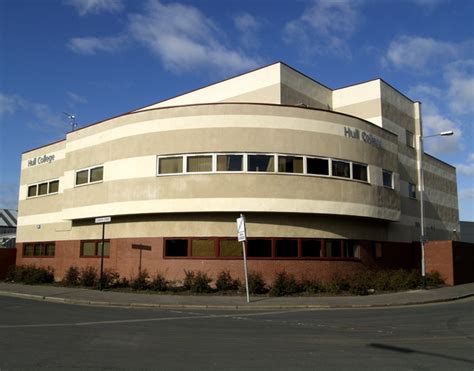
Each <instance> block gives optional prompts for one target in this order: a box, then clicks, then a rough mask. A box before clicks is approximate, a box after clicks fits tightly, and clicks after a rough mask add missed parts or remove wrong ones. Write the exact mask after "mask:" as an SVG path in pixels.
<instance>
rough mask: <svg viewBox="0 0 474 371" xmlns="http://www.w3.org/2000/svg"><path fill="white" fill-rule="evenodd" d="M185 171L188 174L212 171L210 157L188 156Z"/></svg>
mask: <svg viewBox="0 0 474 371" xmlns="http://www.w3.org/2000/svg"><path fill="white" fill-rule="evenodd" d="M186 171H187V172H188V173H202V172H209V171H212V156H210V155H209V156H189V157H188V159H187V169H186Z"/></svg>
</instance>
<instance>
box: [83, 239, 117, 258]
mask: <svg viewBox="0 0 474 371" xmlns="http://www.w3.org/2000/svg"><path fill="white" fill-rule="evenodd" d="M101 255H102V241H82V243H81V256H82V257H100V256H101ZM108 256H110V241H104V257H108Z"/></svg>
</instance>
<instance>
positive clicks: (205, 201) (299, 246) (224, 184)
mask: <svg viewBox="0 0 474 371" xmlns="http://www.w3.org/2000/svg"><path fill="white" fill-rule="evenodd" d="M421 134H422V114H421V104H420V103H419V102H414V101H412V100H411V99H409V98H408V97H406V96H405V95H403V94H402V93H400V92H399V91H397V90H396V89H394V88H393V87H392V86H390V85H389V84H387V83H386V82H384V81H383V80H381V79H376V80H372V81H368V82H363V83H360V84H356V85H352V86H348V87H344V88H340V89H335V90H334V89H331V88H328V87H326V86H324V85H322V84H320V83H318V82H316V81H315V80H313V79H311V78H309V77H308V76H305V75H304V74H302V73H300V72H298V71H296V70H294V69H293V68H291V67H289V66H287V65H286V64H284V63H275V64H272V65H269V66H266V67H263V68H260V69H257V70H255V71H251V72H248V73H245V74H242V75H240V76H237V77H234V78H230V79H228V80H225V81H221V82H218V83H215V84H213V85H210V86H207V87H204V88H200V89H197V90H195V91H192V92H189V93H186V94H183V95H180V96H177V97H174V98H171V99H168V100H165V101H162V102H159V103H156V104H153V105H150V106H147V107H143V108H140V109H137V110H135V111H131V112H128V113H126V114H123V115H120V116H117V117H113V118H110V119H107V120H104V121H101V122H98V123H96V124H93V125H90V126H87V127H84V128H81V129H79V130H76V131H73V132H70V133H68V134H67V135H66V138H65V139H64V140H62V141H60V142H56V143H52V144H48V145H46V146H44V147H41V148H38V149H34V150H31V151H28V152H25V153H24V154H23V156H22V165H21V169H22V171H21V182H20V183H21V185H20V196H19V216H18V229H17V247H18V255H17V264H28V263H35V264H41V265H45V266H47V265H49V266H51V267H54V268H55V271H56V276H57V277H59V278H60V277H61V276H62V274H63V273H64V271H65V270H66V269H67V268H68V267H69V266H71V265H75V266H78V267H84V266H87V265H94V266H97V267H98V264H99V262H100V251H99V250H100V249H99V248H100V240H101V233H102V226H101V225H99V224H95V218H98V217H105V216H110V217H111V222H110V223H108V224H107V225H106V229H105V238H106V244H105V247H106V248H105V259H104V260H105V268H110V269H115V270H118V271H119V273H120V274H121V275H123V276H126V277H131V276H133V275H135V274H136V273H137V271H138V263H139V262H138V259H139V257H138V254H139V251H138V250H137V249H133V248H132V245H145V246H148V247H150V249H149V250H144V251H142V254H143V256H142V268H145V269H147V270H148V272H150V273H151V274H153V273H156V272H159V273H161V274H164V275H166V276H167V277H168V278H170V279H180V277H182V276H183V275H184V269H186V270H200V271H204V272H207V273H208V274H209V275H210V276H211V277H215V276H216V275H217V273H219V272H220V271H222V270H229V271H230V272H231V274H232V275H233V276H235V277H242V275H243V271H242V247H241V244H240V243H238V242H237V240H236V223H235V219H236V218H237V217H238V216H239V215H240V213H243V214H245V216H246V219H247V232H248V238H249V241H248V244H247V253H248V257H249V269H250V270H251V271H252V270H253V271H259V272H261V273H263V274H264V276H265V277H266V278H271V277H272V276H273V274H274V273H275V272H277V271H281V270H286V271H288V272H290V273H293V274H295V275H296V276H298V277H302V276H303V277H320V278H321V279H325V278H328V277H329V276H330V275H332V274H334V273H335V272H355V271H358V270H361V269H367V268H372V267H388V266H390V267H416V266H417V262H418V261H419V248H418V247H417V246H418V242H417V241H419V238H420V204H419V164H420V157H421V156H422V155H423V156H424V160H423V161H424V170H425V192H424V195H425V202H426V203H425V225H426V230H427V232H426V235H427V237H428V239H430V240H456V239H457V233H458V232H459V217H458V199H457V186H456V170H455V168H454V167H452V166H450V165H448V164H446V163H444V162H442V161H440V160H438V159H436V158H434V157H432V156H430V155H427V154H421V153H420V152H419V150H418V148H417V147H418V144H417V142H418V141H417V138H418V137H419V136H420V135H421Z"/></svg>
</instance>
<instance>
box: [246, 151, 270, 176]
mask: <svg viewBox="0 0 474 371" xmlns="http://www.w3.org/2000/svg"><path fill="white" fill-rule="evenodd" d="M274 162H275V160H274V156H272V155H248V166H247V169H248V171H259V172H274V171H275V165H274Z"/></svg>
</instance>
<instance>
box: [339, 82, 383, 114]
mask: <svg viewBox="0 0 474 371" xmlns="http://www.w3.org/2000/svg"><path fill="white" fill-rule="evenodd" d="M380 94H381V92H380V80H372V81H368V82H365V83H362V84H356V85H352V86H348V87H345V88H341V89H336V90H334V91H333V95H332V104H333V109H334V110H335V111H337V110H338V108H339V107H343V106H348V105H351V104H357V103H359V102H366V101H371V100H374V99H380Z"/></svg>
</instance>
